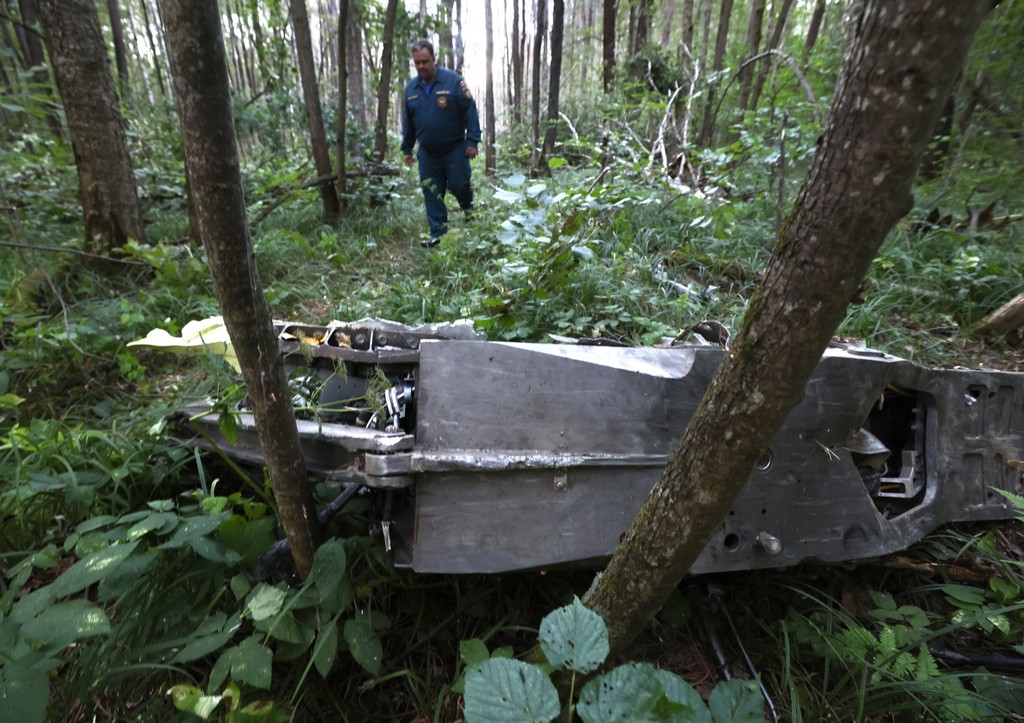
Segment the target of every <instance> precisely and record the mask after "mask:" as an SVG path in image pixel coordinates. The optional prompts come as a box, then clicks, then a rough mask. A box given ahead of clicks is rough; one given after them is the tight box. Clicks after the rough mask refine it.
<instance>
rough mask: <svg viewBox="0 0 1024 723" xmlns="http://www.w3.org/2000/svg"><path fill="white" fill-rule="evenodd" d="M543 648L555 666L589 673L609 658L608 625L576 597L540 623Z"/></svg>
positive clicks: (541, 645)
mask: <svg viewBox="0 0 1024 723" xmlns="http://www.w3.org/2000/svg"><path fill="white" fill-rule="evenodd" d="M540 647H541V650H543V651H544V655H545V656H547V659H548V661H549V662H550V663H551V664H552V665H554V666H555V667H556V668H563V667H564V668H568V669H569V670H575V671H576V672H578V673H589V672H590V671H592V670H597V668H598V666H600V665H601V663H603V662H604V659H605V658H607V657H608V627H607V626H606V625H605V624H604V620H602V619H601V616H600V615H598V614H597V613H595V612H594V611H593V610H590V609H588V608H587V607H585V606H584V605H583V603H581V602H580V599H579V598H578V597H574V598H573V601H572V603H570V604H569V605H566V606H565V607H562V608H559V609H558V610H555V611H554V612H552V613H550V614H548V615H547V616H546V617H545V618H544V620H542V621H541V624H540Z"/></svg>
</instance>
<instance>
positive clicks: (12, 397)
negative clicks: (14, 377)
mask: <svg viewBox="0 0 1024 723" xmlns="http://www.w3.org/2000/svg"><path fill="white" fill-rule="evenodd" d="M24 401H25V398H24V397H19V396H18V395H17V394H0V409H4V408H7V409H13V408H14V407H16V406H18V405H19V404H21V403H22V402H24Z"/></svg>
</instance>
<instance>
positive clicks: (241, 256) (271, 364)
mask: <svg viewBox="0 0 1024 723" xmlns="http://www.w3.org/2000/svg"><path fill="white" fill-rule="evenodd" d="M160 4H161V7H162V9H163V16H164V20H165V22H166V24H167V45H168V50H169V51H170V54H171V68H172V75H173V79H174V86H175V90H176V95H177V97H178V98H179V102H178V115H179V118H180V120H181V136H182V140H183V142H184V149H185V161H186V163H187V164H188V170H189V179H190V180H191V182H192V193H193V198H194V199H195V203H196V209H197V215H198V220H199V235H200V237H201V238H202V241H203V246H204V247H205V249H206V255H207V258H208V260H209V264H210V275H211V276H212V277H213V282H214V287H215V288H216V291H217V298H218V299H219V300H220V309H221V313H222V314H223V316H224V325H225V326H226V327H227V330H228V335H229V336H230V338H231V343H232V346H233V347H234V349H235V353H236V354H237V355H238V363H239V365H240V366H241V367H242V376H243V377H244V378H245V386H246V389H247V391H248V392H249V397H250V399H251V400H252V411H253V416H254V417H255V419H256V432H257V434H258V436H259V439H260V445H261V446H262V448H263V456H264V458H265V459H266V462H267V468H268V470H269V471H270V480H271V485H272V487H273V490H274V499H275V500H276V502H277V508H278V515H279V517H280V520H281V524H282V525H283V526H284V530H285V535H286V537H287V539H288V544H289V547H290V548H291V552H292V557H293V559H294V560H295V567H296V568H297V570H298V572H299V575H300V576H301V577H302V578H303V579H305V578H306V576H307V575H308V574H309V571H310V569H311V567H312V564H313V553H314V552H315V551H316V547H317V545H318V544H319V541H320V525H319V522H318V520H317V516H316V508H315V507H314V506H313V494H312V488H311V486H310V484H309V478H308V476H307V474H306V460H305V458H304V457H303V455H302V446H301V444H300V442H299V434H298V431H297V429H296V426H295V410H294V409H293V407H292V400H291V392H290V391H289V389H288V380H287V376H286V374H285V369H284V360H283V359H282V357H281V353H280V352H279V350H278V346H277V336H276V335H275V334H274V327H273V320H272V318H271V315H270V306H269V305H268V304H267V298H266V296H264V294H263V287H262V285H261V284H260V278H259V273H258V271H257V269H256V263H255V258H254V255H253V249H252V242H251V240H250V238H249V226H248V223H247V221H246V208H245V198H244V197H243V196H242V178H241V172H240V170H239V165H238V151H237V145H236V141H235V127H234V124H233V122H232V118H231V93H230V90H229V87H228V69H227V57H226V55H225V51H224V40H223V37H222V35H221V29H220V16H219V14H218V11H217V4H216V3H211V2H208V1H206V0H160Z"/></svg>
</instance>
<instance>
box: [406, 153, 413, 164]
mask: <svg viewBox="0 0 1024 723" xmlns="http://www.w3.org/2000/svg"><path fill="white" fill-rule="evenodd" d="M405 165H407V166H411V165H412V156H411V155H407V156H406V157H405Z"/></svg>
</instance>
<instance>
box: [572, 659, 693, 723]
mask: <svg viewBox="0 0 1024 723" xmlns="http://www.w3.org/2000/svg"><path fill="white" fill-rule="evenodd" d="M668 702H669V701H668V699H667V698H666V696H665V691H664V690H663V688H662V685H661V680H660V679H659V678H658V671H657V670H655V668H654V666H653V665H650V664H649V663H626V664H625V665H620V666H619V667H617V668H615V669H614V670H612V671H610V672H608V673H605V674H604V675H601V676H598V677H597V678H593V679H592V680H590V681H589V682H588V683H587V684H586V685H585V686H583V690H582V691H581V692H580V701H579V705H578V706H577V708H576V712H577V713H579V715H580V718H581V719H582V720H583V721H584V722H585V723H632V722H633V721H651V720H665V721H677V720H678V721H683V720H685V719H683V718H676V717H672V714H671V712H670V711H669V710H667V708H668V705H667V704H668Z"/></svg>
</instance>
